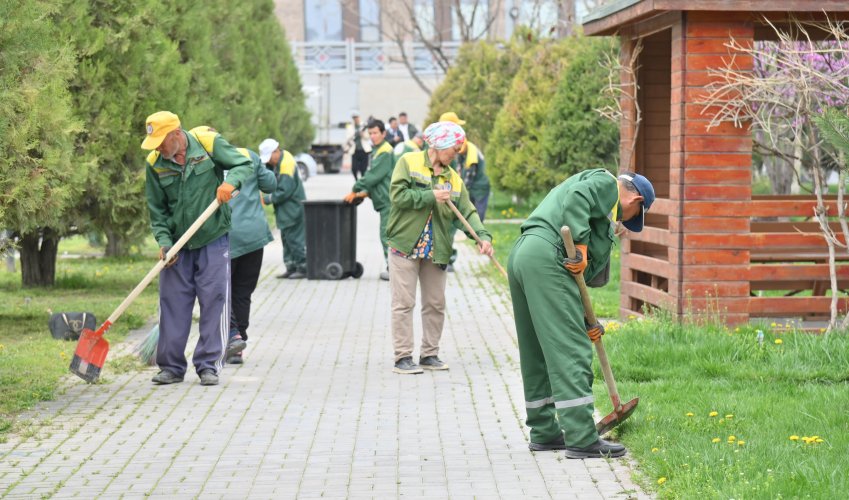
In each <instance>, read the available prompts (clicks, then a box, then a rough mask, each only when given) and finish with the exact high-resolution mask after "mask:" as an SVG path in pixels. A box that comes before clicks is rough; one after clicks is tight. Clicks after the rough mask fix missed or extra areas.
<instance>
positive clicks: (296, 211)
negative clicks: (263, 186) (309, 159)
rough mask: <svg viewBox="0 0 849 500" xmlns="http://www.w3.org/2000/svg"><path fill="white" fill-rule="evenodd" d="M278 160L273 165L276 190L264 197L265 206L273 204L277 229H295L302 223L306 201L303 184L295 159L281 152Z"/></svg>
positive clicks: (285, 152)
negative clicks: (275, 176)
mask: <svg viewBox="0 0 849 500" xmlns="http://www.w3.org/2000/svg"><path fill="white" fill-rule="evenodd" d="M281 153H282V154H281V155H280V159H279V160H278V161H277V164H276V165H273V171H274V174H275V175H277V189H275V190H274V194H271V195H266V196H265V203H266V204H274V219H275V220H276V221H277V228H278V229H288V228H292V227H297V226H298V225H300V224H303V223H304V204H303V203H302V202H303V201H304V200H306V199H307V195H306V193H305V192H304V183H303V181H301V176H300V175H299V174H298V168H297V162H295V157H294V156H292V154H291V153H289V152H288V151H286V150H282V151H281Z"/></svg>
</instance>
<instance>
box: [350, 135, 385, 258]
mask: <svg viewBox="0 0 849 500" xmlns="http://www.w3.org/2000/svg"><path fill="white" fill-rule="evenodd" d="M393 159H394V157H393V155H392V146H390V145H389V143H388V142H386V141H381V143H380V144H378V145H376V146H375V147H374V148H372V150H371V166H370V167H369V169H368V171H366V173H365V174H363V176H362V177H360V180H358V181H357V182H355V183H354V188H353V189H352V191H354V192H355V193H359V192H362V191H365V192H367V193H368V197H369V198H371V203H372V206H373V207H374V210H375V211H376V212H378V213H379V214H380V244H381V245H382V246H383V259H384V260H386V259H387V257H388V253H387V251H388V247H387V246H386V242H387V240H386V222H387V221H388V220H389V208H390V207H391V204H390V203H389V181H390V180H391V179H392V168H393V167H394V166H395V163H394V162H393V161H392V160H393Z"/></svg>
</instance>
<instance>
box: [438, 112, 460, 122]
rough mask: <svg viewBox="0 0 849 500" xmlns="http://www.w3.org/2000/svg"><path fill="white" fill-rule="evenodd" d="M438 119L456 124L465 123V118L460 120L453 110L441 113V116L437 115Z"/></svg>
mask: <svg viewBox="0 0 849 500" xmlns="http://www.w3.org/2000/svg"><path fill="white" fill-rule="evenodd" d="M439 121H441V122H454V123H456V124H457V125H465V124H466V120H461V119H460V117H459V116H457V113H455V112H453V111H449V112H447V113H442V116H440V117H439Z"/></svg>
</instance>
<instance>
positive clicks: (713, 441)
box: [710, 438, 721, 443]
mask: <svg viewBox="0 0 849 500" xmlns="http://www.w3.org/2000/svg"><path fill="white" fill-rule="evenodd" d="M720 441H721V440H720V439H719V438H713V439H711V440H710V442H711V443H718V442H720Z"/></svg>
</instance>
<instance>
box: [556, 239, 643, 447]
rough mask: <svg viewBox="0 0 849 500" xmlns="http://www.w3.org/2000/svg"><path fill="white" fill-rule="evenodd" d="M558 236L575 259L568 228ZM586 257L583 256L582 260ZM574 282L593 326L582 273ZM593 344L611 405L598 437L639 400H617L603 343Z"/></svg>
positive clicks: (629, 411)
mask: <svg viewBox="0 0 849 500" xmlns="http://www.w3.org/2000/svg"><path fill="white" fill-rule="evenodd" d="M560 236H562V237H563V245H564V246H565V247H566V255H568V256H569V258H570V259H574V258H575V253H576V252H575V243H574V242H573V241H572V231H571V230H570V229H569V226H563V227H561V228H560ZM586 257H587V256H586V255H585V256H584V258H586ZM572 276H574V277H575V281H576V282H578V289H579V290H580V291H581V301H582V302H583V303H584V314H585V315H586V317H587V323H589V324H590V325H594V324H596V323H598V320H597V319H596V317H595V312H594V311H593V305H592V303H591V302H590V294H589V292H588V291H587V284H586V282H584V273H580V274H573V275H572ZM594 344H595V351H596V353H597V354H598V363H599V364H600V365H601V373H602V374H604V383H605V384H606V385H607V392H608V394H610V402H611V403H613V411H612V412H611V413H610V414H609V415H607V416H606V417H604V418H603V419H601V420H600V421H599V422H598V423H597V424H595V428H596V430H597V431H598V434H599V436H601V435H604V434H606V433H607V432H608V431H610V430H611V429H613V428H614V427H616V426H617V425H619V424H621V423H622V422H624V421H625V419H627V418H628V417H630V416H631V414H632V413H634V410H636V409H637V404H638V403H639V402H640V398H634V399H632V400H631V401H628V402H627V403H625V404H622V401H621V400H620V399H619V391H618V390H617V389H616V379H614V378H613V372H612V371H611V370H610V362H609V361H607V353H606V352H605V351H604V343H603V342H602V341H601V338H599V339H598V340H597V341H596V342H594Z"/></svg>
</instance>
